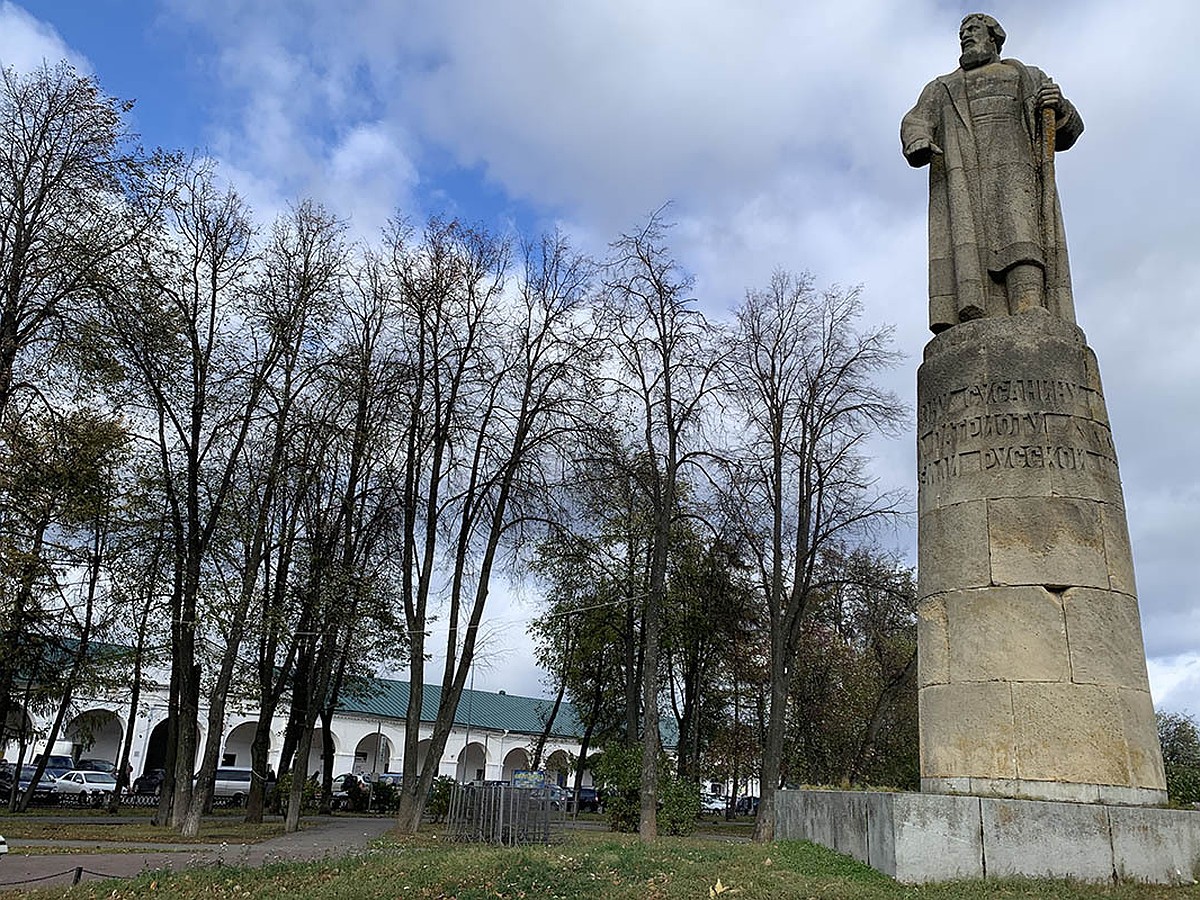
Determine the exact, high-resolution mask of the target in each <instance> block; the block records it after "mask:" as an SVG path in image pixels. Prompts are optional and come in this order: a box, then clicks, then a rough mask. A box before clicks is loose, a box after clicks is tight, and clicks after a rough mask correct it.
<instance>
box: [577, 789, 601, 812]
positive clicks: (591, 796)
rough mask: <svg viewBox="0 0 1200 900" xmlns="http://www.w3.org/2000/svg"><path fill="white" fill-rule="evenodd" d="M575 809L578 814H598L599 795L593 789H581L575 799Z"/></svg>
mask: <svg viewBox="0 0 1200 900" xmlns="http://www.w3.org/2000/svg"><path fill="white" fill-rule="evenodd" d="M575 808H576V809H577V810H579V811H580V812H591V813H594V812H600V810H601V806H600V793H599V792H598V791H597V790H596V789H595V788H594V787H581V788H580V789H579V796H578V797H576V798H575Z"/></svg>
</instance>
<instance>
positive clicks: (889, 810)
mask: <svg viewBox="0 0 1200 900" xmlns="http://www.w3.org/2000/svg"><path fill="white" fill-rule="evenodd" d="M801 810H807V812H801ZM852 810H858V811H859V813H854V812H849V815H850V818H851V819H852V821H853V824H852V826H850V827H853V828H862V829H865V831H866V835H865V838H864V837H862V836H853V837H848V836H846V835H845V834H841V833H839V831H838V828H839V827H840V826H838V825H835V824H834V823H836V822H837V821H838V820H839V819H843V818H845V817H846V816H847V814H848V811H852ZM843 824H844V823H843ZM775 835H776V838H777V839H779V840H807V841H812V842H814V843H817V844H822V845H823V846H826V847H830V848H831V849H835V850H837V849H838V847H837V846H835V845H834V844H835V842H836V843H838V844H840V845H841V846H843V847H847V848H849V852H848V855H851V856H854V858H855V859H858V860H860V861H861V862H864V863H866V864H867V865H869V866H872V867H874V868H875V869H877V870H879V871H880V872H883V873H885V874H887V875H890V876H892V877H893V878H895V879H897V880H898V881H901V882H904V883H909V884H916V883H922V882H932V881H947V880H950V879H962V878H988V879H993V878H1011V877H1039V876H1047V875H1048V876H1053V877H1058V878H1071V879H1075V880H1078V881H1090V882H1099V883H1110V882H1111V881H1112V880H1113V878H1114V876H1115V877H1116V878H1117V879H1119V880H1122V881H1145V882H1151V883H1156V884H1191V883H1193V880H1194V879H1195V878H1196V877H1197V876H1198V875H1200V812H1197V811H1194V810H1178V809H1139V808H1136V807H1121V806H1112V805H1105V804H1100V803H1090V804H1088V803H1062V802H1051V801H1037V800H1012V799H991V798H979V797H956V796H947V795H937V794H901V793H882V792H879V793H875V792H871V793H862V794H855V793H853V792H843V791H780V792H779V793H778V794H776V799H775ZM842 852H845V851H842Z"/></svg>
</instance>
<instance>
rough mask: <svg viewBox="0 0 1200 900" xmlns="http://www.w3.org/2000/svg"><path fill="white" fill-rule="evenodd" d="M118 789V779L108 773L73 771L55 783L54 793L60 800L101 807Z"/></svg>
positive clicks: (84, 770)
mask: <svg viewBox="0 0 1200 900" xmlns="http://www.w3.org/2000/svg"><path fill="white" fill-rule="evenodd" d="M116 789H117V779H116V778H115V777H113V776H112V775H111V774H110V773H108V772H91V771H88V770H86V769H72V770H71V771H70V772H66V773H64V774H63V776H62V777H61V778H59V779H58V781H56V782H54V792H55V793H56V794H58V795H59V797H60V799H63V800H68V799H72V800H75V801H76V802H77V803H78V804H79V805H80V806H87V805H89V804H91V805H93V806H100V805H101V804H103V803H106V802H107V801H108V798H109V797H111V796H112V793H113V791H115V790H116Z"/></svg>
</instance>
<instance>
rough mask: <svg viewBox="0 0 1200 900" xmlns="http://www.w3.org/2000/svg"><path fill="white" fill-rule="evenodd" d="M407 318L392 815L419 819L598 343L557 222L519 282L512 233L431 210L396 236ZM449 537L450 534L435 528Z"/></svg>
mask: <svg viewBox="0 0 1200 900" xmlns="http://www.w3.org/2000/svg"><path fill="white" fill-rule="evenodd" d="M393 246H394V248H395V250H396V257H395V258H396V261H397V263H398V265H397V267H396V270H397V280H398V282H399V284H400V286H401V297H402V299H403V303H404V305H405V308H406V321H407V323H408V324H407V327H408V328H409V334H408V340H409V346H410V348H411V349H410V369H411V371H412V373H413V381H412V383H411V385H410V388H409V408H408V417H407V418H406V422H405V427H406V433H407V453H408V456H407V459H406V461H405V471H404V491H403V496H404V508H405V541H404V552H403V559H404V570H403V572H402V577H403V578H404V584H403V588H402V596H403V600H404V610H405V621H406V624H407V627H408V630H409V633H410V635H411V637H412V642H413V644H412V648H411V654H410V660H411V661H410V667H411V670H412V677H411V679H410V692H409V706H408V715H407V722H406V732H405V750H404V782H403V794H402V797H401V805H400V812H399V816H398V827H399V829H400V830H401V831H408V832H412V831H415V830H416V828H417V825H418V824H419V822H420V816H421V812H422V809H423V807H424V800H425V797H426V796H427V794H428V792H429V788H430V786H431V785H432V783H433V778H434V775H435V774H436V771H437V763H438V760H439V759H440V758H441V756H442V753H443V752H444V750H445V746H446V741H447V739H448V738H449V735H450V731H451V729H452V727H453V722H454V716H455V712H456V710H457V708H458V702H459V699H460V698H461V696H462V692H463V690H464V688H465V686H466V683H467V680H468V675H469V673H470V669H471V665H472V662H473V661H474V658H475V651H476V646H477V641H478V639H479V629H480V624H481V622H482V619H483V613H484V608H485V605H486V603H487V598H488V594H489V590H490V586H491V578H492V573H493V571H494V570H495V568H496V566H497V565H498V563H499V562H500V553H501V550H502V547H503V546H504V545H505V543H506V542H509V541H515V540H516V539H517V538H518V537H519V536H520V535H521V532H522V529H523V527H524V526H525V525H526V524H527V523H529V522H530V521H532V520H536V519H540V518H544V517H545V515H546V501H547V499H548V498H549V496H550V484H551V482H552V481H553V479H554V478H555V474H554V473H555V472H556V470H561V462H560V464H559V465H558V466H555V465H554V462H555V461H556V460H559V461H561V459H562V458H563V457H564V456H565V454H566V448H567V447H568V446H569V444H570V440H571V436H572V435H573V434H574V432H575V431H576V429H577V428H578V425H579V419H580V417H582V416H584V415H586V414H587V412H588V408H587V403H586V401H587V396H586V384H587V378H586V375H587V374H588V372H589V370H590V366H591V363H592V360H593V358H594V348H593V346H592V344H591V342H590V341H589V340H588V336H587V334H586V329H585V326H586V321H585V320H584V319H583V317H582V316H581V311H582V308H583V306H584V304H585V303H586V302H587V300H588V299H589V279H590V276H591V269H592V267H591V264H590V263H589V262H588V261H587V260H586V259H584V258H582V257H580V256H579V255H578V254H576V253H574V252H573V251H571V249H570V248H569V246H568V245H567V243H566V241H565V240H564V239H563V238H562V237H561V236H558V235H554V236H550V237H547V238H545V239H543V240H542V241H541V242H539V243H536V244H533V245H531V246H528V247H527V248H526V252H525V269H524V272H523V274H522V277H521V279H520V283H519V284H518V286H517V289H516V291H515V292H514V293H515V296H512V297H507V296H505V294H504V290H503V288H504V285H505V275H506V270H507V257H508V250H507V247H506V246H505V245H504V244H503V243H501V242H498V241H496V240H495V239H494V238H492V237H490V236H489V235H486V234H482V233H479V232H475V231H471V230H469V229H464V228H462V227H461V226H460V225H458V224H456V223H449V224H447V223H441V222H433V223H431V225H430V227H429V228H428V229H427V230H426V233H425V236H424V240H423V242H422V244H421V245H420V246H419V247H417V248H405V247H403V246H401V245H400V244H399V243H398V242H397V243H395V244H394V245H393ZM443 536H444V537H445V544H444V545H443V544H442V543H441V538H442V537H443ZM438 586H440V587H442V588H443V589H444V590H445V592H446V597H447V612H446V620H447V631H448V634H447V640H446V664H445V669H444V674H443V678H442V690H441V696H440V698H439V702H438V711H437V716H436V719H435V721H434V725H433V733H432V735H431V736H430V739H429V740H430V743H429V749H428V752H427V754H426V761H425V765H424V768H423V769H422V770H421V771H420V772H418V771H417V765H416V764H417V743H418V738H419V732H418V728H419V726H420V722H421V709H422V703H423V699H424V662H425V659H424V635H425V631H426V628H427V623H428V615H429V601H430V596H431V592H432V591H433V590H434V589H435V587H438Z"/></svg>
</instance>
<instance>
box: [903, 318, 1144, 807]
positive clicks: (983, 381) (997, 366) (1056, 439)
mask: <svg viewBox="0 0 1200 900" xmlns="http://www.w3.org/2000/svg"><path fill="white" fill-rule="evenodd" d="M917 440H918V448H917V469H918V480H919V488H918V512H919V537H918V547H919V550H918V554H919V556H918V569H917V572H918V581H919V585H918V590H919V595H920V605H919V619H918V623H919V624H918V629H919V630H918V657H919V666H920V676H919V677H920V685H919V702H920V727H921V787H922V790H923V791H930V792H939V793H961V794H976V795H982V796H999V797H1019V798H1033V799H1043V800H1073V801H1092V802H1103V803H1115V804H1135V805H1151V804H1158V803H1162V802H1165V801H1166V782H1165V779H1164V776H1163V765H1162V754H1161V750H1160V748H1159V744H1158V736H1157V730H1156V727H1155V720H1154V707H1153V705H1152V703H1151V699H1150V692H1149V685H1148V682H1147V678H1146V660H1145V651H1144V648H1143V644H1142V635H1141V626H1140V621H1139V617H1138V608H1137V596H1136V589H1135V586H1134V577H1133V563H1132V559H1131V554H1130V548H1129V536H1128V529H1127V527H1126V524H1125V508H1124V500H1123V497H1122V494H1121V482H1120V476H1119V472H1118V469H1117V457H1116V452H1115V451H1114V449H1113V442H1112V435H1111V431H1110V428H1109V422H1108V415H1107V412H1106V410H1105V406H1104V394H1103V391H1102V390H1101V385H1100V373H1099V369H1098V368H1097V364H1096V358H1095V355H1094V354H1093V353H1092V351H1091V350H1090V349H1089V348H1088V347H1087V345H1086V343H1085V340H1084V335H1083V332H1082V331H1080V330H1079V329H1078V328H1077V327H1075V326H1074V325H1072V324H1069V323H1067V322H1063V321H1061V320H1059V319H1055V318H1052V317H1050V316H1048V315H1045V314H1038V313H1037V312H1035V313H1029V314H1024V315H1018V316H1003V317H997V318H988V319H979V320H976V321H972V322H967V323H963V324H961V325H956V326H955V327H953V328H951V329H949V330H947V331H945V332H943V333H941V334H939V335H938V336H936V337H935V338H934V339H933V340H932V341H930V342H929V344H928V346H927V347H926V348H925V361H924V364H923V365H922V366H921V368H920V370H919V372H918V375H917Z"/></svg>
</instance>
